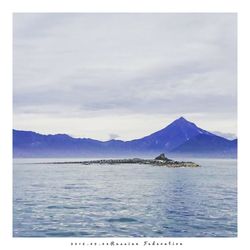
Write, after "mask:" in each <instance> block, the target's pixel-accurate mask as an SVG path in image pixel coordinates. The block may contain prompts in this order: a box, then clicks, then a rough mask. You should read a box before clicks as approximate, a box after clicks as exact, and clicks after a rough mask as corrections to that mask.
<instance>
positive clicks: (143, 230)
mask: <svg viewBox="0 0 250 250" xmlns="http://www.w3.org/2000/svg"><path fill="white" fill-rule="evenodd" d="M71 160H72V159H71ZM58 161H59V160H58ZM195 161H196V162H197V163H200V164H201V165H202V167H201V168H179V169H178V168H174V169H173V168H164V167H153V166H152V167H151V166H143V165H107V166H100V165H92V166H86V165H72V164H71V165H70V164H69V165H52V164H31V163H30V162H32V160H27V159H17V160H15V163H14V211H13V213H14V227H13V235H14V236H18V237H211V236H212V237H213V236H220V237H235V236H237V186H236V185H237V183H236V180H237V178H236V174H237V169H236V160H218V159H216V160H211V159H210V160H204V159H203V160H195ZM27 162H29V163H28V164H26V163H27ZM33 162H34V160H33Z"/></svg>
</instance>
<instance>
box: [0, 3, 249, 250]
mask: <svg viewBox="0 0 250 250" xmlns="http://www.w3.org/2000/svg"><path fill="white" fill-rule="evenodd" d="M247 7H248V6H247V1H245V2H244V3H243V1H230V0H227V1H226V0H220V1H218V0H217V1H216V0H210V1H201V0H189V1H188V0H186V1H185V0H183V1H181V0H175V1H171V0H154V1H149V0H144V1H139V0H126V1H125V0H124V1H118V0H112V1H111V0H105V1H103V0H99V1H97V0H91V1H88V2H87V1H80V0H79V1H78V0H77V1H66V0H61V1H58V2H57V1H54V2H53V1H52V0H39V1H32V0H22V1H21V0H19V1H18V0H12V1H9V2H8V1H5V3H3V1H1V3H0V37H1V38H0V69H1V70H0V87H1V89H0V95H1V96H0V110H1V120H0V121H1V122H0V163H1V164H0V171H1V174H0V176H1V180H0V248H1V249H7V248H8V249H19V248H20V249H27V250H29V249H34V247H35V248H36V249H38V250H39V249H45V248H50V249H53V248H57V249H62V250H63V249H73V247H71V246H70V243H71V242H83V241H85V242H87V241H90V242H95V241H100V242H102V241H111V240H114V241H115V240H117V241H119V239H120V238H112V239H110V238H109V239H108V240H107V239H105V238H98V239H94V238H92V239H91V238H90V239H86V240H85V239H84V238H13V237H12V14H13V13H14V12H234V13H235V12H237V13H238V73H239V74H238V117H239V119H238V137H239V157H238V204H239V206H238V237H236V238H165V239H164V238H153V239H152V240H157V242H161V241H163V242H165V241H166V239H167V240H172V241H174V242H182V243H183V246H176V247H177V248H178V249H180V248H181V249H192V250H195V249H200V248H203V249H224V248H226V249H246V248H248V247H247V238H248V231H249V229H248V224H247V221H248V219H249V211H250V209H249V202H248V200H249V195H248V189H249V180H248V179H249V177H248V174H249V168H250V166H248V158H247V155H248V148H249V145H248V144H249V142H250V138H249V128H250V126H249V120H250V119H248V116H249V112H248V110H247V109H248V107H250V106H249V99H250V98H249V97H248V91H247V90H248V84H249V83H250V81H249V65H248V64H247V62H248V60H249V58H250V53H249V46H250V39H249V27H248V24H249V23H250V20H249V16H250V14H249V9H248V8H247ZM128 239H129V238H126V240H128ZM130 239H131V240H132V241H133V239H132V238H130ZM147 239H150V238H147ZM124 240H125V239H124ZM144 240H145V239H144V238H141V239H138V240H137V241H138V242H144ZM168 247H169V246H168ZM74 248H76V247H74ZM77 248H78V249H79V248H83V246H77ZM85 248H87V247H85ZM91 248H96V247H94V246H92V247H91ZM98 248H99V247H98ZM112 248H117V247H112ZM122 248H125V246H124V247H122ZM130 248H137V249H138V247H132V246H130ZM156 248H157V249H163V248H166V246H162V247H161V246H156ZM172 248H175V247H173V246H172Z"/></svg>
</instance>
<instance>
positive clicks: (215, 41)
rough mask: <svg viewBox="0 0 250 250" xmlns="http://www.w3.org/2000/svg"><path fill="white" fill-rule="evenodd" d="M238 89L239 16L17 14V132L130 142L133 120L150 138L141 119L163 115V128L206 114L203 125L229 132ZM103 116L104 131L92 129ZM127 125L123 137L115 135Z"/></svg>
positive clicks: (15, 85)
mask: <svg viewBox="0 0 250 250" xmlns="http://www.w3.org/2000/svg"><path fill="white" fill-rule="evenodd" d="M236 88H237V87H236V15H235V14H15V15H14V126H15V127H16V128H22V129H25V123H26V124H27V121H28V124H29V127H30V129H31V130H44V126H45V124H48V125H47V126H45V127H46V128H47V131H48V132H49V131H51V130H52V127H54V128H53V130H57V129H58V130H59V129H61V130H64V132H67V133H73V134H80V133H81V131H82V129H81V128H82V127H86V126H89V127H86V129H85V130H86V131H89V130H91V131H93V132H91V133H90V134H91V135H92V134H94V133H96V135H97V134H98V137H99V138H107V137H108V136H109V134H110V133H117V134H119V135H120V136H121V137H122V138H131V137H132V136H135V134H136V132H131V131H134V127H137V126H136V125H135V124H134V123H133V122H137V123H138V122H139V121H138V119H137V120H136V121H135V120H133V119H132V118H131V117H134V116H137V117H143V120H141V121H140V122H139V124H141V125H142V126H141V127H140V126H139V127H140V128H138V131H137V133H138V135H139V134H141V132H143V131H144V132H145V133H146V132H147V131H149V130H150V127H149V125H148V123H147V122H144V121H145V120H147V121H149V120H151V119H152V118H154V117H158V118H159V117H161V119H162V117H165V119H163V120H162V121H161V122H160V120H159V119H158V118H157V119H155V122H156V125H155V126H154V127H159V125H160V124H162V122H165V120H169V118H170V117H171V118H172V117H173V118H177V117H178V116H181V115H184V116H186V117H188V118H189V119H190V120H194V122H195V121H199V119H198V120H195V119H197V114H198V117H199V115H200V114H202V115H201V116H200V117H203V121H204V122H203V123H204V125H205V126H206V125H208V124H210V126H212V128H211V129H213V130H220V131H225V132H233V133H234V132H235V130H236V104H237V103H236V102H237V99H236V94H237V93H236ZM106 117H110V124H109V125H108V127H107V128H106V130H103V131H102V133H100V130H98V126H97V125H93V124H92V123H94V122H95V119H98V122H101V119H103V120H105V119H106ZM123 117H126V118H127V119H131V120H130V122H129V121H128V123H127V124H126V126H127V127H126V129H125V128H124V127H123V126H125V125H123V124H119V127H118V128H116V130H117V131H115V132H114V129H112V126H114V124H115V123H113V122H112V121H115V120H117V121H118V120H120V121H123ZM225 117H226V119H225ZM65 118H67V124H68V125H67V126H65V127H63V124H61V125H60V126H59V125H58V124H59V123H60V121H61V119H65ZM82 118H84V119H85V123H84V122H83V123H82V124H81V123H78V125H77V126H76V125H73V124H74V122H75V120H76V119H82ZM42 119H43V122H42V123H41V124H43V125H40V126H39V124H37V122H36V121H37V120H42ZM86 119H88V122H86ZM223 119H224V120H223ZM52 120H53V122H52ZM223 121H224V122H223ZM118 123H119V122H118ZM91 124H92V125H91ZM223 124H224V125H223ZM98 125H99V124H98ZM26 126H27V125H26ZM42 126H43V127H42ZM216 126H218V127H216ZM33 128H34V129H33ZM139 130H140V131H139ZM84 134H85V133H84Z"/></svg>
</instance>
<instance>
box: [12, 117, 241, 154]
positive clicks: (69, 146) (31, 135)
mask: <svg viewBox="0 0 250 250" xmlns="http://www.w3.org/2000/svg"><path fill="white" fill-rule="evenodd" d="M161 152H165V153H168V154H185V155H190V156H204V157H206V156H218V157H236V154H237V140H232V141H231V140H228V139H225V138H223V137H220V136H217V135H215V134H213V133H210V132H208V131H206V130H204V129H201V128H199V127H197V126H196V125H195V124H194V123H192V122H190V121H187V120H186V119H185V118H183V117H180V118H179V119H177V120H175V121H173V122H172V123H171V124H169V125H168V126H166V127H165V128H163V129H161V130H159V131H157V132H155V133H153V134H150V135H148V136H145V137H143V138H140V139H135V140H131V141H121V140H110V141H105V142H103V141H98V140H93V139H89V138H73V137H70V136H69V135H66V134H56V135H42V134H38V133H35V132H32V131H20V130H13V154H14V157H76V156H80V157H99V156H100V157H105V156H122V155H124V156H125V155H133V156H136V155H149V154H152V155H153V154H157V153H161Z"/></svg>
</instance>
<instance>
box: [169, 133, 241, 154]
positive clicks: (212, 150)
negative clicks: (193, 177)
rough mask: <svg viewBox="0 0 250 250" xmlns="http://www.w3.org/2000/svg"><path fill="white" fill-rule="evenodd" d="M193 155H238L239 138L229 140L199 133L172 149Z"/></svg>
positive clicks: (175, 151)
mask: <svg viewBox="0 0 250 250" xmlns="http://www.w3.org/2000/svg"><path fill="white" fill-rule="evenodd" d="M172 152H174V153H179V154H180V153H181V154H188V155H192V156H210V155H211V156H221V157H227V156H231V157H233V156H234V157H236V154H237V140H232V141H230V140H227V139H225V138H223V137H220V136H216V135H207V134H199V135H197V136H195V137H193V138H191V139H190V140H188V141H186V142H185V143H183V144H181V145H180V146H178V147H176V148H175V149H173V150H172Z"/></svg>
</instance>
